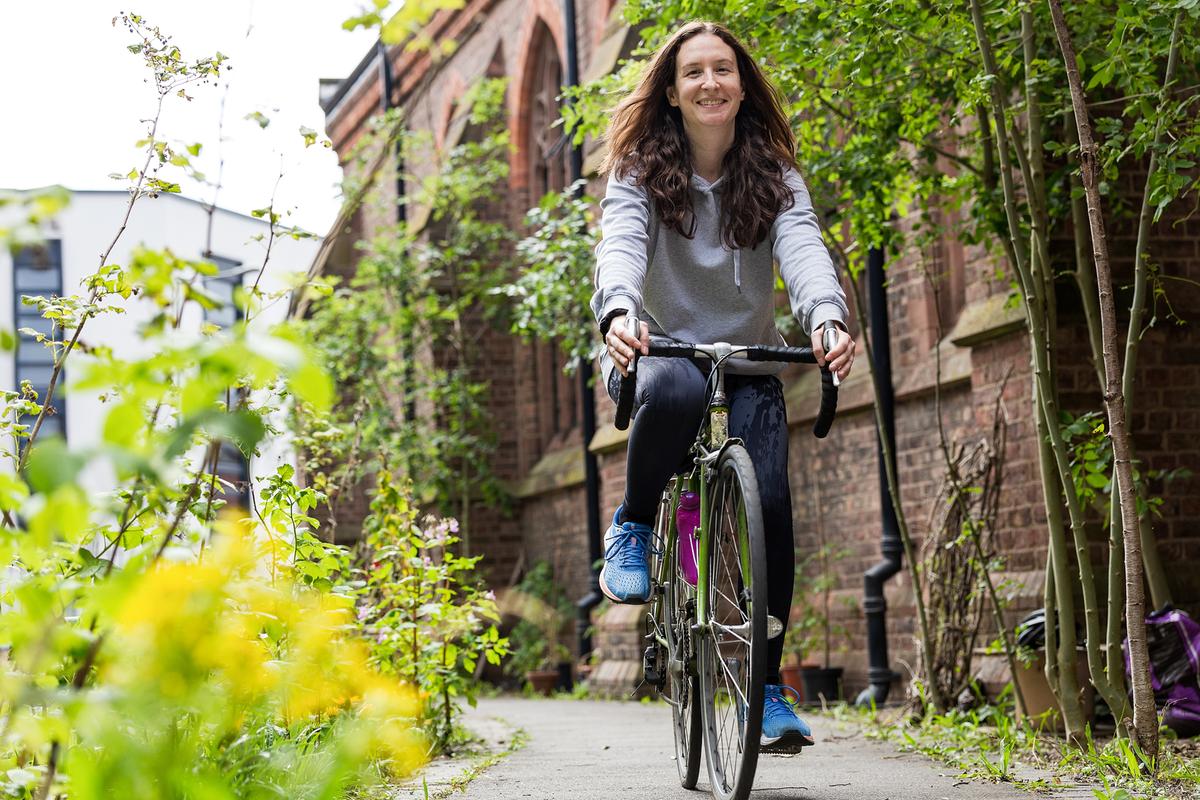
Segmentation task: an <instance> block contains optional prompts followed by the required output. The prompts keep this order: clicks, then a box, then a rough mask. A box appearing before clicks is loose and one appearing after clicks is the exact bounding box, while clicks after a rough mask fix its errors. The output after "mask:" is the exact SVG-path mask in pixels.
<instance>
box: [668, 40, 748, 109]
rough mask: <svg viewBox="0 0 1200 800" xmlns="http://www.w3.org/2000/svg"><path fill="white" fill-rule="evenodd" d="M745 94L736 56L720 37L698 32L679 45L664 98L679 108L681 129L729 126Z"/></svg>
mask: <svg viewBox="0 0 1200 800" xmlns="http://www.w3.org/2000/svg"><path fill="white" fill-rule="evenodd" d="M745 96H746V92H745V90H743V89H742V78H741V75H740V74H739V73H738V65H737V56H736V55H735V54H734V52H733V48H732V47H730V46H729V45H727V44H725V42H724V41H723V40H722V39H721V37H719V36H716V35H714V34H711V33H701V34H698V35H696V36H693V37H692V38H690V39H688V40H687V41H686V42H684V43H683V44H682V45H680V47H679V52H678V54H676V56H675V83H674V85H672V86H668V87H667V102H669V103H670V104H671V105H673V106H676V107H678V108H679V112H680V113H681V114H682V115H683V127H684V130H685V131H691V132H698V131H700V130H703V129H706V128H707V129H710V130H711V129H712V128H714V127H715V128H729V129H732V128H733V123H734V118H735V117H736V116H737V113H738V108H740V107H741V104H742V99H743V98H745Z"/></svg>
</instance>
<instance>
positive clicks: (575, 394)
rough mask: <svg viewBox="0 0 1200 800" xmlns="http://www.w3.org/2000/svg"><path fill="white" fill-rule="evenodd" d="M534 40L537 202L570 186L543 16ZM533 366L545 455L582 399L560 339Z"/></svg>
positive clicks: (530, 146) (532, 135)
mask: <svg viewBox="0 0 1200 800" xmlns="http://www.w3.org/2000/svg"><path fill="white" fill-rule="evenodd" d="M531 41H532V46H531V48H530V51H529V52H530V56H529V60H528V62H527V64H528V69H529V70H530V74H529V76H528V80H527V81H526V83H525V86H526V97H525V98H524V100H525V103H524V107H525V109H526V110H527V115H528V116H527V119H528V125H527V126H526V129H525V134H526V136H525V141H523V142H521V143H520V144H521V145H522V146H523V148H522V149H523V150H524V152H525V153H526V156H527V166H528V172H527V175H528V176H529V192H530V201H531V203H536V202H538V200H540V199H541V197H542V195H543V194H545V193H546V192H548V191H561V190H562V189H564V188H566V186H567V179H568V166H567V164H568V158H569V157H570V148H569V146H568V142H567V137H566V136H565V135H564V134H563V133H562V128H561V126H555V125H553V123H554V122H555V121H556V120H557V119H558V118H559V112H558V109H559V108H560V106H561V104H560V102H559V100H558V97H559V95H560V93H561V91H562V77H563V63H562V58H561V55H560V53H559V52H558V47H557V45H556V42H555V39H554V36H553V34H552V32H551V31H550V28H549V26H548V25H546V24H545V22H544V21H539V23H538V25H537V26H536V28H535V31H534V33H533V36H532V39H531ZM532 365H533V391H534V407H535V409H536V413H537V439H538V447H537V452H538V453H539V454H541V453H545V452H547V451H550V450H554V449H556V448H557V447H559V446H561V445H562V444H563V443H565V441H566V439H567V438H568V437H569V436H570V435H571V434H572V433H573V432H574V431H575V430H577V429H579V427H580V417H581V413H580V412H581V402H580V396H579V388H578V382H577V381H576V380H575V379H574V378H573V377H571V376H568V375H566V374H565V373H564V372H563V358H562V351H561V349H560V348H559V346H558V342H557V341H555V340H550V341H538V342H536V343H535V344H534V345H533V358H532Z"/></svg>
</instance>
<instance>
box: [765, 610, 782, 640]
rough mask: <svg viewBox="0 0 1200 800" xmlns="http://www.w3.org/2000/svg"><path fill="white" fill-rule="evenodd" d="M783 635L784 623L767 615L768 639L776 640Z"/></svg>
mask: <svg viewBox="0 0 1200 800" xmlns="http://www.w3.org/2000/svg"><path fill="white" fill-rule="evenodd" d="M782 635H783V622H782V621H781V620H780V619H779V617H775V616H772V615H770V614H767V638H768V639H774V638H775V637H776V636H782Z"/></svg>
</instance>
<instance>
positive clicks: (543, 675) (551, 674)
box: [525, 669, 558, 696]
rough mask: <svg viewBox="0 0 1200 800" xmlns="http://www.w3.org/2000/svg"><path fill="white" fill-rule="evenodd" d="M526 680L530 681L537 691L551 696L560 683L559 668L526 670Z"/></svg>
mask: <svg viewBox="0 0 1200 800" xmlns="http://www.w3.org/2000/svg"><path fill="white" fill-rule="evenodd" d="M525 680H527V681H529V685H530V686H532V687H533V690H534V691H535V692H537V693H538V694H544V695H547V696H549V695H550V693H551V692H553V691H554V687H555V686H556V685H557V684H558V670H557V669H538V670H533V671H532V672H526V673H525Z"/></svg>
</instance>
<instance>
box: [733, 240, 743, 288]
mask: <svg viewBox="0 0 1200 800" xmlns="http://www.w3.org/2000/svg"><path fill="white" fill-rule="evenodd" d="M733 283H734V285H735V286H737V290H738V294H741V293H742V249H741V248H740V247H735V248H733Z"/></svg>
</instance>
